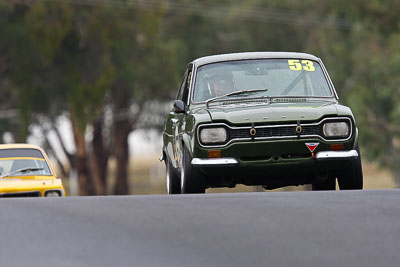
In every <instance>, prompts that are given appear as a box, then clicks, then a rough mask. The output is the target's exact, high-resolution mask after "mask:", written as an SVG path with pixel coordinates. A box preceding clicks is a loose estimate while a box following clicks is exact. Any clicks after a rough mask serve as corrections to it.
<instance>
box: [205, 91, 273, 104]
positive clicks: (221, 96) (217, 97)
mask: <svg viewBox="0 0 400 267" xmlns="http://www.w3.org/2000/svg"><path fill="white" fill-rule="evenodd" d="M265 91H268V89H267V88H265V89H250V90H248V89H244V90H240V91H236V92H232V93H229V94H225V95H220V96H216V97H213V98H210V99H208V100H206V107H207V108H208V104H209V103H210V102H212V101H214V100H217V99H220V98H224V97H227V96H233V95H241V94H251V93H259V92H265Z"/></svg>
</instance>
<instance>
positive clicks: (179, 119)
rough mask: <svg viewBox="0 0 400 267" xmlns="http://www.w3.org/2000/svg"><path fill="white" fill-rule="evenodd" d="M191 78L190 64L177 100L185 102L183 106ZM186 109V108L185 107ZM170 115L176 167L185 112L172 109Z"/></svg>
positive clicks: (180, 150)
mask: <svg viewBox="0 0 400 267" xmlns="http://www.w3.org/2000/svg"><path fill="white" fill-rule="evenodd" d="M191 78H192V65H189V66H188V68H187V69H186V71H185V75H184V77H183V79H182V83H181V86H180V89H179V93H178V96H177V100H182V101H183V102H184V103H185V107H187V106H188V104H189V89H190V82H191ZM185 109H186V108H185ZM170 115H171V127H172V129H171V130H172V131H171V132H172V136H173V138H172V148H173V154H174V155H173V158H174V160H173V163H172V164H173V166H174V167H175V168H178V167H179V166H180V165H181V164H180V163H181V161H182V149H183V147H182V135H183V131H184V128H185V123H186V113H176V112H175V111H174V109H173V110H172V111H171V113H170Z"/></svg>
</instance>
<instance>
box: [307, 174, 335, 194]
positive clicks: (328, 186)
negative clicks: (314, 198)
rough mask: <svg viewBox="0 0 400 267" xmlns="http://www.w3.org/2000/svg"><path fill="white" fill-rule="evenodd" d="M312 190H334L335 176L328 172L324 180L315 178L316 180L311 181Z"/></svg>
mask: <svg viewBox="0 0 400 267" xmlns="http://www.w3.org/2000/svg"><path fill="white" fill-rule="evenodd" d="M312 190H313V191H322V190H336V178H335V177H333V176H332V175H330V174H328V176H327V177H326V178H325V179H324V180H320V179H319V178H316V180H315V181H314V182H313V183H312Z"/></svg>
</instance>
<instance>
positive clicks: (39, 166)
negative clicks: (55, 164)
mask: <svg viewBox="0 0 400 267" xmlns="http://www.w3.org/2000/svg"><path fill="white" fill-rule="evenodd" d="M38 175H44V176H52V173H51V171H50V168H49V166H48V165H47V163H46V161H45V160H44V159H38V158H0V177H1V176H4V177H15V176H38Z"/></svg>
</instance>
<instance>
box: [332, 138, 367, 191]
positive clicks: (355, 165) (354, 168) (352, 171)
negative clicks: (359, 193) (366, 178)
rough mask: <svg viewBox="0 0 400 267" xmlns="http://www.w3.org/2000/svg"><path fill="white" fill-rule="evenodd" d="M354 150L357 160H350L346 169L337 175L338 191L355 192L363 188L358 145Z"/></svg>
mask: <svg viewBox="0 0 400 267" xmlns="http://www.w3.org/2000/svg"><path fill="white" fill-rule="evenodd" d="M356 150H357V152H358V158H356V159H353V160H350V162H349V163H348V165H347V166H346V168H345V169H344V170H343V171H342V172H341V173H340V174H339V177H338V183H339V187H340V190H357V189H362V188H363V172H362V165H361V154H360V148H359V147H358V144H357V145H356Z"/></svg>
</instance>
